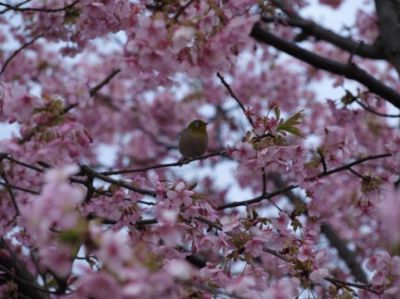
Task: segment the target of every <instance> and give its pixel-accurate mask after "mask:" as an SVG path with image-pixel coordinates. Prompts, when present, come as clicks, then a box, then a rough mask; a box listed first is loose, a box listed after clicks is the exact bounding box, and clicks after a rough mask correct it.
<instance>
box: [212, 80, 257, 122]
mask: <svg viewBox="0 0 400 299" xmlns="http://www.w3.org/2000/svg"><path fill="white" fill-rule="evenodd" d="M217 76H218V78H219V79H220V80H221V83H222V84H223V85H224V86H225V88H226V89H227V90H228V92H229V94H230V95H231V97H232V98H233V99H234V100H235V101H236V103H237V104H238V105H239V106H240V109H242V111H243V113H244V115H245V116H246V118H247V120H248V121H249V123H250V125H251V126H252V127H253V128H255V125H254V122H253V120H252V119H251V116H250V115H249V113H248V112H247V111H246V107H244V105H243V103H242V102H241V101H240V100H239V98H238V97H237V96H236V94H235V92H234V91H233V90H232V88H231V86H230V85H229V84H228V83H227V82H226V81H225V79H224V77H223V76H222V75H221V74H220V73H217Z"/></svg>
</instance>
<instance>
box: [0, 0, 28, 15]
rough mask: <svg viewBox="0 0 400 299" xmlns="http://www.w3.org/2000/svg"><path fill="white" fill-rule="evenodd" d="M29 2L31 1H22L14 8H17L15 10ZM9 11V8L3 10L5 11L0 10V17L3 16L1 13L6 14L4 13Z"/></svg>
mask: <svg viewBox="0 0 400 299" xmlns="http://www.w3.org/2000/svg"><path fill="white" fill-rule="evenodd" d="M31 1H32V0H25V1H22V2H21V3H18V4H17V5H15V6H14V7H17V8H18V7H20V6H22V5H24V4H26V3H28V2H31ZM9 10H11V8H5V9H3V10H1V11H0V15H1V14H3V13H6V12H7V11H9Z"/></svg>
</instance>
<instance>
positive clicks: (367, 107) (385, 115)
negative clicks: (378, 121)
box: [354, 98, 400, 118]
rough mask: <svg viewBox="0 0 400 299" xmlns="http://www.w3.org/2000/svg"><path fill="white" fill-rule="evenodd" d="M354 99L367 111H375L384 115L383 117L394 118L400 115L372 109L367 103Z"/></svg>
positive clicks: (376, 113)
mask: <svg viewBox="0 0 400 299" xmlns="http://www.w3.org/2000/svg"><path fill="white" fill-rule="evenodd" d="M354 100H355V102H356V103H357V104H358V105H360V106H361V107H363V108H364V109H365V110H366V111H368V112H371V113H373V114H375V115H378V116H382V117H393V118H397V117H400V114H386V113H381V112H378V111H375V110H374V109H372V108H370V107H369V106H367V105H365V104H364V103H363V102H361V101H360V100H358V99H357V98H355V99H354Z"/></svg>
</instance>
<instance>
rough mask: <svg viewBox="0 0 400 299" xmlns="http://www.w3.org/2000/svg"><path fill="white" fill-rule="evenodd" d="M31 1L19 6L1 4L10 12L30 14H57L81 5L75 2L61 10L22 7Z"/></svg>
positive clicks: (60, 8)
mask: <svg viewBox="0 0 400 299" xmlns="http://www.w3.org/2000/svg"><path fill="white" fill-rule="evenodd" d="M27 2H29V1H25V2H23V3H20V4H17V5H10V4H7V3H4V2H0V6H4V7H6V8H7V9H8V10H13V11H20V12H24V11H30V12H46V13H57V12H62V11H66V10H68V9H70V8H72V7H73V6H75V5H76V4H77V3H79V1H75V2H73V3H71V4H68V5H66V6H63V7H59V8H48V7H20V6H22V5H23V4H25V3H27Z"/></svg>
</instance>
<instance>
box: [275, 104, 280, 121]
mask: <svg viewBox="0 0 400 299" xmlns="http://www.w3.org/2000/svg"><path fill="white" fill-rule="evenodd" d="M274 111H275V117H276V119H277V120H279V119H280V118H281V110H280V109H279V107H278V106H275V109H274Z"/></svg>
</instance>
